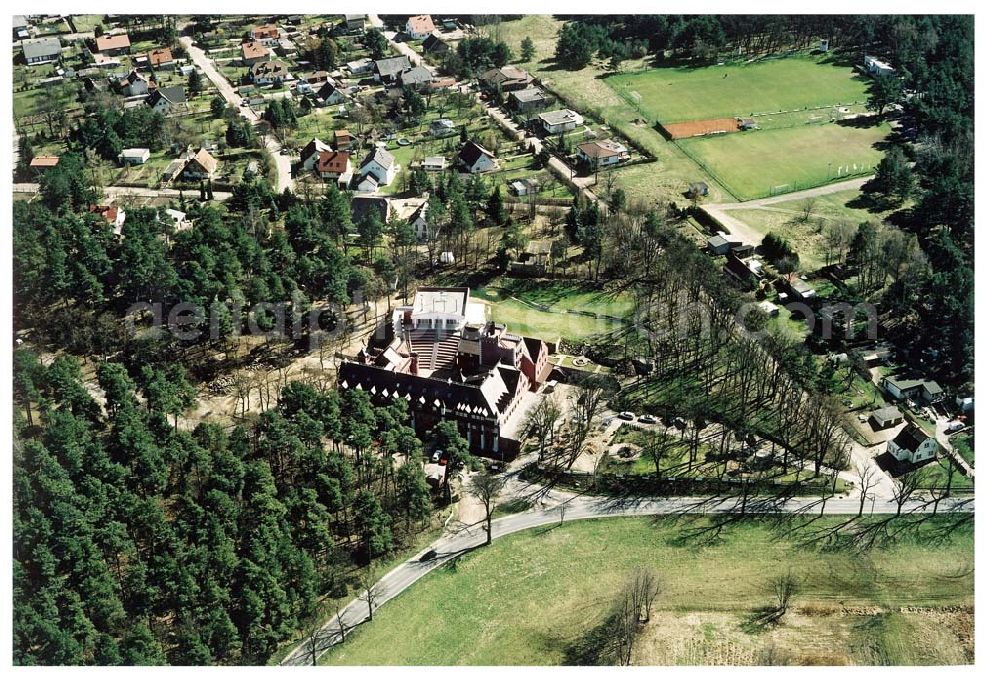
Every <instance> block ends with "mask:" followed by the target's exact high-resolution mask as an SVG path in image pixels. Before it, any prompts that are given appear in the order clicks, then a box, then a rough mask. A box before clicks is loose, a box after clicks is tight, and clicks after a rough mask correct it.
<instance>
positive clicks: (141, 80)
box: [118, 71, 149, 97]
mask: <svg viewBox="0 0 1000 678" xmlns="http://www.w3.org/2000/svg"><path fill="white" fill-rule="evenodd" d="M118 91H119V92H120V93H121V94H124V95H125V96H127V97H136V96H140V95H143V94H149V80H147V79H146V77H145V76H144V75H142V74H141V73H139V71H132V72H131V73H129V74H128V77H126V78H124V79H122V80H119V81H118Z"/></svg>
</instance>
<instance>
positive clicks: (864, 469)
mask: <svg viewBox="0 0 1000 678" xmlns="http://www.w3.org/2000/svg"><path fill="white" fill-rule="evenodd" d="M877 481H878V469H877V468H876V467H875V462H874V461H872V460H871V459H866V460H865V462H864V464H862V465H861V467H860V468H858V489H859V490H860V491H861V504H860V506H858V518H860V517H861V516H862V514H863V513H864V512H865V500H866V499H867V498H868V493H869V492H870V491H871V489H872V488H873V487H874V486H875V483H876V482H877Z"/></svg>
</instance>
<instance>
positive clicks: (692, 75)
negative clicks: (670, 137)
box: [608, 56, 870, 123]
mask: <svg viewBox="0 0 1000 678" xmlns="http://www.w3.org/2000/svg"><path fill="white" fill-rule="evenodd" d="M608 82H609V83H610V84H611V86H612V87H614V88H615V90H616V91H617V92H618V93H619V94H620V95H621V96H622V97H623V98H624V99H625V100H626V101H629V102H631V103H632V104H634V105H636V106H637V107H638V108H639V109H640V110H643V111H645V112H647V113H648V117H652V118H653V119H654V120H659V121H661V122H663V123H667V122H679V121H683V120H704V119H709V118H725V117H735V116H744V117H745V116H759V115H761V114H767V113H778V112H783V111H792V110H799V109H803V108H817V107H824V106H845V105H850V104H858V103H864V101H865V99H866V96H867V95H866V91H867V89H868V83H869V82H870V80H869V79H867V78H864V77H862V76H861V75H859V74H857V73H855V72H854V71H853V70H852V69H851V68H849V67H846V66H843V65H835V64H834V63H832V61H831V60H830V59H820V58H817V57H813V56H794V57H785V58H780V59H763V60H760V61H754V62H752V63H726V64H723V65H721V66H701V67H695V68H689V67H681V68H649V69H647V70H643V71H641V72H638V73H623V74H621V75H614V76H611V77H610V78H608Z"/></svg>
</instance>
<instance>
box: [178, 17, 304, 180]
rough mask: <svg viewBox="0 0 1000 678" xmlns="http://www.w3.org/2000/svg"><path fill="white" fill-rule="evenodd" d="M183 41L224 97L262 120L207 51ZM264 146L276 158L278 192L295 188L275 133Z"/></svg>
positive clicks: (253, 119) (255, 119)
mask: <svg viewBox="0 0 1000 678" xmlns="http://www.w3.org/2000/svg"><path fill="white" fill-rule="evenodd" d="M181 43H182V44H183V45H184V48H185V49H186V50H187V52H188V55H189V56H190V57H191V61H193V62H194V63H195V64H196V65H197V66H198V67H199V68H200V69H201V70H202V72H203V73H205V75H206V76H208V79H209V80H211V81H212V84H214V85H215V87H216V89H218V90H219V94H221V95H222V98H223V99H225V100H226V102H227V103H229V104H232V105H233V106H235V107H236V108H237V110H239V112H240V115H242V116H243V117H244V118H246V119H247V120H249V121H250V122H252V123H254V124H255V125H256V124H257V123H259V122H260V116H259V115H258V114H257V112H256V111H254V110H253V109H251V108H250V107H249V106H244V105H243V97H241V96H240V95H239V94H238V93H237V92H236V90H235V89H233V86H232V85H230V84H229V80H227V79H226V76H224V75H222V74H221V73H219V71H218V69H216V68H215V62H213V61H212V59H210V58H209V57H208V55H207V54H205V51H204V50H203V49H201V48H200V47H195V46H194V41H193V40H192V39H191V38H190V37H188V36H184V37H182V38H181ZM264 148H265V150H267V152H268V154H270V156H271V157H272V158H273V159H274V165H275V168H276V170H277V174H278V176H277V178H276V180H275V184H274V188H275V190H276V191H277V192H279V193H280V192H282V191H284V190H285V189H286V188H290V189H294V188H295V183H294V182H293V181H292V161H291V159H290V158H289V157H288V156H287V155H285V154H284V153H282V152H281V144H280V143H279V142H278V140H277V139H276V138H275V137H274V135H273V134H265V135H264Z"/></svg>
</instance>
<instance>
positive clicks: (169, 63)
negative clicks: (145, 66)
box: [146, 47, 174, 71]
mask: <svg viewBox="0 0 1000 678" xmlns="http://www.w3.org/2000/svg"><path fill="white" fill-rule="evenodd" d="M146 60H147V62H148V63H149V67H150V68H152V69H153V70H157V71H158V70H163V69H167V68H173V66H174V54H173V52H171V51H170V48H168V47H159V48H157V49H154V50H151V51H150V52H148V53H147V54H146Z"/></svg>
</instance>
